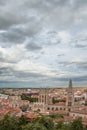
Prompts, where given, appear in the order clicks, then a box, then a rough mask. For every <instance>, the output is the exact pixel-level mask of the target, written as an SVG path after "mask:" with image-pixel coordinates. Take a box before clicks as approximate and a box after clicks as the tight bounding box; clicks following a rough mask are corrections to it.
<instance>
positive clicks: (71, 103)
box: [66, 80, 74, 111]
mask: <svg viewBox="0 0 87 130" xmlns="http://www.w3.org/2000/svg"><path fill="white" fill-rule="evenodd" d="M66 106H67V108H68V111H71V109H72V107H73V106H74V93H73V88H72V80H69V86H68V89H67V100H66Z"/></svg>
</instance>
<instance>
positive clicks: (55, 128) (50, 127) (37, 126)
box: [0, 115, 87, 130]
mask: <svg viewBox="0 0 87 130" xmlns="http://www.w3.org/2000/svg"><path fill="white" fill-rule="evenodd" d="M55 118H60V116H59V115H57V116H56V115H51V116H50V115H49V116H48V115H47V116H46V115H45V116H43V115H41V116H40V117H38V118H37V119H36V120H33V121H32V122H29V121H28V120H27V118H26V117H25V116H24V115H22V116H21V117H20V118H16V117H11V116H9V115H6V116H5V117H4V119H2V120H0V130H87V127H85V128H83V125H82V120H81V118H78V119H75V120H74V121H73V122H72V123H66V122H64V121H59V122H58V123H54V119H55Z"/></svg>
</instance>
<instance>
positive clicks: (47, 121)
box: [38, 116, 54, 130]
mask: <svg viewBox="0 0 87 130" xmlns="http://www.w3.org/2000/svg"><path fill="white" fill-rule="evenodd" d="M38 122H39V123H40V124H43V126H45V127H46V129H47V130H53V128H54V122H53V119H52V118H51V117H49V116H42V117H40V118H39V120H38Z"/></svg>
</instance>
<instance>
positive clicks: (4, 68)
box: [0, 0, 87, 87]
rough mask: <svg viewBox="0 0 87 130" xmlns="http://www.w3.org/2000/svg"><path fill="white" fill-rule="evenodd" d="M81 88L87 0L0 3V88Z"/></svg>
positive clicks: (85, 72)
mask: <svg viewBox="0 0 87 130" xmlns="http://www.w3.org/2000/svg"><path fill="white" fill-rule="evenodd" d="M69 79H72V80H73V82H74V85H73V86H87V0H0V87H49V86H50V87H61V86H65V87H66V86H67V85H68V80H69Z"/></svg>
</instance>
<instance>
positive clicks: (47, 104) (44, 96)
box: [31, 80, 74, 113]
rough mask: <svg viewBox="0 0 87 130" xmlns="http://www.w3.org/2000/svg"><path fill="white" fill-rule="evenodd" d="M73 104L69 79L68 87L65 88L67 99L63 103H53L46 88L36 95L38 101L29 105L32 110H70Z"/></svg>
mask: <svg viewBox="0 0 87 130" xmlns="http://www.w3.org/2000/svg"><path fill="white" fill-rule="evenodd" d="M73 106H74V93H73V88H72V80H70V81H69V87H68V89H67V99H66V103H63V104H53V102H52V98H51V97H50V96H49V93H48V89H47V88H45V89H41V90H40V94H39V97H38V102H35V103H33V104H32V105H31V109H32V110H33V111H39V112H45V111H48V112H58V111H59V112H62V111H65V113H66V111H67V112H70V111H72V109H73Z"/></svg>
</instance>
